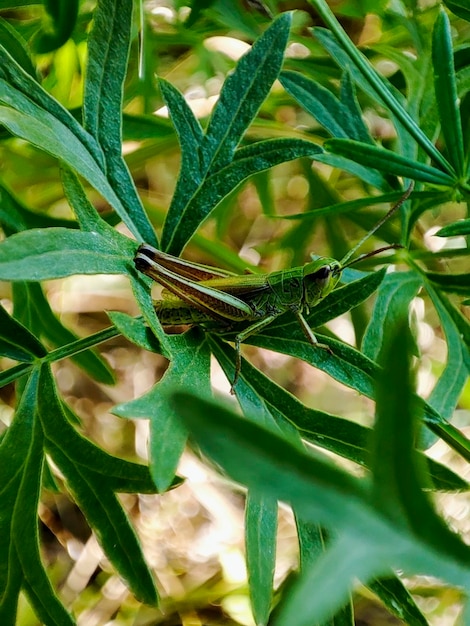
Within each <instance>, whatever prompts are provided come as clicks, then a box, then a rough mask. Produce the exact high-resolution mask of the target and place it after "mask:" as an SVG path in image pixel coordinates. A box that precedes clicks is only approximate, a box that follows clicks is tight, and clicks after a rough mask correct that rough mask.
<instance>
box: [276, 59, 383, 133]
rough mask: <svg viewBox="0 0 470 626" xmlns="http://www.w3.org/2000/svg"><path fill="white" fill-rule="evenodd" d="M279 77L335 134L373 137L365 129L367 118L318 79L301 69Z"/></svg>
mask: <svg viewBox="0 0 470 626" xmlns="http://www.w3.org/2000/svg"><path fill="white" fill-rule="evenodd" d="M279 80H280V82H281V84H282V86H283V87H284V89H285V90H286V91H287V92H288V93H290V95H291V96H292V97H294V98H295V99H296V100H297V101H298V102H299V104H300V105H301V106H302V107H303V108H304V109H305V110H306V111H307V112H308V113H310V115H312V117H314V118H315V119H316V120H317V121H318V123H319V124H321V126H323V127H324V128H325V129H326V130H327V131H328V132H329V133H330V134H331V136H332V137H342V138H344V139H356V140H358V141H370V142H371V141H372V140H371V139H370V137H369V136H368V133H367V131H366V130H365V126H364V122H362V120H361V122H360V123H359V124H358V119H357V117H356V116H355V115H353V114H352V112H351V111H350V109H349V108H348V107H347V106H345V105H344V104H343V103H342V102H340V101H339V100H338V98H337V97H336V96H334V95H333V94H332V93H331V91H330V90H329V89H326V88H325V87H323V86H322V85H320V84H319V83H317V82H316V81H313V80H311V79H310V78H308V77H306V76H304V75H303V74H299V73H298V72H290V71H283V72H281V74H280V77H279Z"/></svg>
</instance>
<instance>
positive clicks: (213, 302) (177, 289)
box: [135, 246, 253, 322]
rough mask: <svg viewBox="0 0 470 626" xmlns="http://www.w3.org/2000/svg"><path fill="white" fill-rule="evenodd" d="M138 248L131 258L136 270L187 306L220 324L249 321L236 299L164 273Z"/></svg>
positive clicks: (244, 305) (243, 305)
mask: <svg viewBox="0 0 470 626" xmlns="http://www.w3.org/2000/svg"><path fill="white" fill-rule="evenodd" d="M142 248H143V246H141V247H140V248H139V250H138V252H137V255H136V257H135V264H136V267H137V269H138V270H140V271H141V272H143V273H144V274H146V275H147V276H150V278H153V280H155V281H157V282H158V283H160V284H161V285H162V286H163V287H165V289H167V290H168V291H170V292H171V293H172V294H174V295H175V296H177V297H178V298H180V299H181V300H182V301H183V302H185V303H186V304H187V305H188V306H192V307H194V308H195V309H198V310H199V311H202V312H203V313H205V314H207V315H208V316H210V317H212V318H213V319H216V320H219V321H224V322H227V321H241V320H244V319H250V318H252V316H253V311H252V309H251V307H250V306H249V305H248V304H247V303H246V302H243V300H240V298H237V297H236V296H234V295H232V294H230V293H225V292H223V291H221V290H219V289H217V288H214V287H211V286H208V285H207V284H205V283H202V282H200V281H197V280H192V279H191V278H187V277H185V276H182V275H181V274H179V273H177V272H175V271H172V270H170V269H167V268H166V267H165V266H163V265H161V264H160V263H159V262H157V261H156V260H154V258H153V255H147V246H145V249H142ZM167 256H168V255H167ZM172 258H173V257H172ZM227 279H228V278H225V280H227ZM220 280H222V279H220ZM207 282H210V281H206V283H207Z"/></svg>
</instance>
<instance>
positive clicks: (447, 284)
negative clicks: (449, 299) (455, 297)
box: [425, 272, 470, 296]
mask: <svg viewBox="0 0 470 626" xmlns="http://www.w3.org/2000/svg"><path fill="white" fill-rule="evenodd" d="M425 276H426V278H427V279H428V280H429V281H430V282H431V283H432V284H433V285H434V286H436V287H439V288H440V289H442V290H443V291H449V292H451V293H458V294H461V295H463V296H468V295H469V294H470V274H469V273H466V274H437V273H436V272H426V274H425Z"/></svg>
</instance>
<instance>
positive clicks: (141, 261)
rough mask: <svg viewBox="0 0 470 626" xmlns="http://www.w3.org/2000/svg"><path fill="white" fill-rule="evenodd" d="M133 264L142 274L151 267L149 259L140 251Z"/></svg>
mask: <svg viewBox="0 0 470 626" xmlns="http://www.w3.org/2000/svg"><path fill="white" fill-rule="evenodd" d="M134 265H135V266H136V268H137V269H138V270H139V272H142V273H143V274H145V273H146V272H147V270H148V269H149V268H150V267H151V264H150V261H149V260H148V258H147V257H146V256H144V255H143V254H142V253H141V252H138V253H137V255H136V257H135V259H134Z"/></svg>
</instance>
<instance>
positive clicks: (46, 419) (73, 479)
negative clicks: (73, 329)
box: [38, 366, 157, 604]
mask: <svg viewBox="0 0 470 626" xmlns="http://www.w3.org/2000/svg"><path fill="white" fill-rule="evenodd" d="M40 386H41V394H40V396H39V397H38V413H39V416H40V419H41V422H42V426H43V429H44V432H45V434H46V436H47V449H48V452H49V454H50V455H51V457H52V459H53V461H54V463H55V464H56V465H57V466H58V468H59V469H60V471H61V473H62V474H63V476H64V478H65V481H66V483H67V487H68V488H69V489H70V491H71V493H72V495H73V497H74V499H75V500H76V501H77V504H78V505H79V506H80V508H81V509H82V511H83V512H84V514H85V516H86V518H87V520H88V522H89V524H90V526H91V527H92V528H93V530H94V531H95V533H96V535H97V537H98V540H99V542H100V544H101V545H102V547H103V550H104V551H105V552H106V555H107V557H108V558H109V559H110V561H111V562H112V563H113V565H114V566H115V567H116V569H117V571H118V572H119V574H120V576H122V577H123V578H124V579H125V580H126V581H127V583H128V584H129V586H130V588H131V590H132V592H133V593H134V594H135V595H136V597H137V598H139V599H140V600H141V601H142V602H146V603H148V604H155V603H156V602H157V591H156V588H155V584H154V582H153V579H152V575H151V573H150V571H149V569H148V567H147V565H146V563H145V561H144V558H143V555H142V551H141V547H140V544H139V541H138V539H137V537H136V535H135V532H134V530H133V529H132V527H131V525H130V523H129V520H128V518H127V516H126V514H125V512H124V510H123V508H122V505H121V504H120V502H119V500H118V499H117V497H116V495H115V494H114V492H113V488H114V487H116V482H115V481H114V479H111V481H108V479H107V473H108V471H109V470H110V469H111V470H113V469H114V470H116V469H117V471H118V477H117V478H118V482H119V481H120V482H124V481H122V478H123V476H122V474H123V470H124V472H125V471H126V467H125V464H124V463H122V462H119V460H117V459H116V460H113V461H110V459H111V458H112V457H110V456H109V455H106V454H104V453H102V452H101V451H99V449H97V448H94V446H92V445H91V444H87V443H85V441H86V440H84V439H83V438H82V437H80V436H79V435H78V434H77V433H74V431H73V429H72V428H71V427H66V428H65V429H64V425H66V424H67V420H66V418H65V416H64V414H63V410H62V407H61V404H60V402H59V399H58V397H57V393H56V389H55V383H54V379H53V377H52V374H51V372H50V369H49V367H48V366H44V367H43V368H42V370H41V376H40ZM59 425H61V426H62V427H59V428H57V426H59ZM64 435H66V441H67V442H68V444H69V445H65V441H64ZM90 452H91V453H92V456H91V458H88V459H87V458H86V457H87V454H88V453H90ZM80 457H82V461H81V462H77V459H78V458H80ZM93 459H94V460H98V463H99V465H98V466H97V467H94V468H90V467H89V466H88V465H85V464H84V463H90V461H93ZM103 470H104V472H103ZM127 473H128V474H129V472H128V471H127ZM139 482H140V481H139V480H137V484H139Z"/></svg>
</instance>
